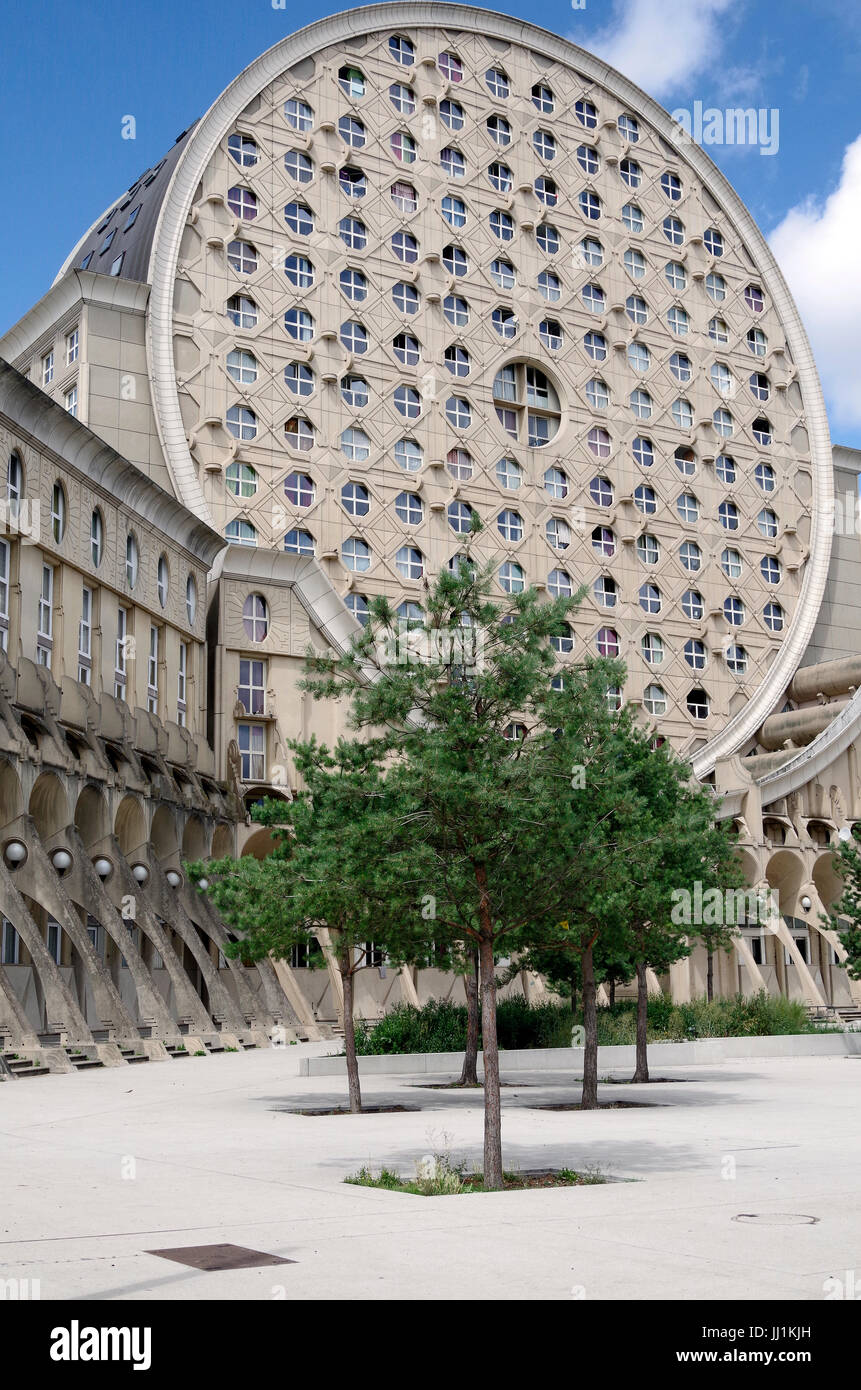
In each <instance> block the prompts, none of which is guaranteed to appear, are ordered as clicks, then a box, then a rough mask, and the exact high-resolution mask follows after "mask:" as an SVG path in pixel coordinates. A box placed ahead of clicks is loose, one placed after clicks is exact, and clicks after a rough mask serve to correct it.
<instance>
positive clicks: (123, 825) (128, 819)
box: [114, 794, 147, 854]
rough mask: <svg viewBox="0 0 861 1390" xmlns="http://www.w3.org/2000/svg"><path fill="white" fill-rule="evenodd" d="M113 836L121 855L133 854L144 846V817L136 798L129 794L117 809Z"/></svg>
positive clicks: (145, 836)
mask: <svg viewBox="0 0 861 1390" xmlns="http://www.w3.org/2000/svg"><path fill="white" fill-rule="evenodd" d="M114 834H115V835H116V837H117V839H118V841H119V844H120V849H121V850H122V852H123V854H133V853H134V851H135V850H138V849H142V848H143V846H144V845H145V844H146V842H147V833H146V817H145V816H144V812H143V807H142V806H141V803H140V802H139V801H138V798H137V797H136V796H131V795H130V794H128V795H126V796H124V797H123V799H122V801H121V802H120V804H119V806H118V807H117V814H116V818H115V820H114Z"/></svg>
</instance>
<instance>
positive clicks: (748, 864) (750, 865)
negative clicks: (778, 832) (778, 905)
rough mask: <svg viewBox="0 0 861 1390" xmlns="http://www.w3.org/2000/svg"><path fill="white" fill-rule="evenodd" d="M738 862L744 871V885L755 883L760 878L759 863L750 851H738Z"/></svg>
mask: <svg viewBox="0 0 861 1390" xmlns="http://www.w3.org/2000/svg"><path fill="white" fill-rule="evenodd" d="M738 857H739V862H740V864H741V866H742V868H743V870H744V877H745V882H746V883H756V882H757V881H758V880H759V878H760V877H761V875H760V872H759V862H758V860H757V857H756V855H755V854H754V853H753V851H752V850H749V849H740V850H739V851H738Z"/></svg>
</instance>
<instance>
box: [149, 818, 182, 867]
mask: <svg viewBox="0 0 861 1390" xmlns="http://www.w3.org/2000/svg"><path fill="white" fill-rule="evenodd" d="M149 837H150V842H151V844H152V848H153V853H154V854H155V856H156V858H157V859H172V858H174V857H175V856H176V854H177V853H178V851H179V835H178V834H177V828H176V815H175V813H174V812H173V811H172V810H171V809H170V807H169V806H165V805H161V806H159V807H158V809H157V810H156V813H155V815H154V816H153V818H152V825H151V826H150V832H149Z"/></svg>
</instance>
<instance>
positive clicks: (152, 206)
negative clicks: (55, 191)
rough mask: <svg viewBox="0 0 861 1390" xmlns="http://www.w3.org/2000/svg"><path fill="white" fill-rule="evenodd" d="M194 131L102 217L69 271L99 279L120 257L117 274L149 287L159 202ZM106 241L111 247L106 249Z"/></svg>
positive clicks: (184, 134)
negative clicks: (90, 272) (95, 275)
mask: <svg viewBox="0 0 861 1390" xmlns="http://www.w3.org/2000/svg"><path fill="white" fill-rule="evenodd" d="M195 124H197V123H196V122H195ZM193 130H194V125H190V126H189V127H188V130H184V131H183V132H182V134H181V135H178V136H177V138H176V143H175V144H174V145H173V146H172V147H171V149H170V150H168V152H167V154H166V155H165V156H164V159H162V160H160V162H159V163H158V164H155V165H153V167H152V168H151V169H147V170H146V172H145V173H143V174H141V176H140V178H139V179H138V180H137V182H136V183H133V184H132V186H131V188H130V189H129V190H128V192H127V193H124V194H123V196H122V197H121V198H120V199H119V201H118V202H116V203H114V205H113V207H112V208H111V209H110V211H109V212H106V213H105V215H104V217H103V218H102V220H101V222H99V224H98V226H97V227H95V228H94V229H93V231H92V232H90V234H89V236H88V237H87V239H86V240H85V241H84V242H83V243H82V244H81V246H80V247H79V248H78V249H77V251H76V252H75V259H74V261H73V262H71V263H70V265H69V266H68V270H94V271H97V272H98V273H99V274H101V275H110V273H111V266H112V265H113V264H114V262H115V261H116V259H117V256H122V258H123V259H122V264H121V266H120V269H119V271H118V274H119V275H120V276H121V278H122V279H123V280H137V281H138V282H139V283H140V284H147V283H148V274H149V258H150V251H151V249H152V239H153V236H154V234H155V226H156V222H157V221H158V215H159V212H160V211H161V204H162V200H163V198H164V195H165V193H166V192H167V186H168V184H169V183H170V177H171V174H172V173H173V171H174V169H175V167H176V164H177V161H178V159H179V157H180V155H181V154H182V152H183V150H184V149H185V146H186V143H187V141H188V137H189V136H190V135H191V132H192V131H193ZM130 221H131V226H129V222H130ZM112 233H113V235H111V234H112ZM108 238H110V244H109V245H108V246H105V242H106V241H107V240H108Z"/></svg>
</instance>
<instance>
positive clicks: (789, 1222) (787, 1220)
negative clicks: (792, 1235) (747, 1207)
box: [732, 1211, 819, 1226]
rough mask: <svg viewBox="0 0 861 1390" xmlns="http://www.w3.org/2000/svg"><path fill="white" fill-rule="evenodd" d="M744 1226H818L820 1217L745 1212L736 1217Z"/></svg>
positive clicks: (774, 1212) (778, 1212)
mask: <svg viewBox="0 0 861 1390" xmlns="http://www.w3.org/2000/svg"><path fill="white" fill-rule="evenodd" d="M732 1219H733V1221H740V1222H741V1223H742V1225H743V1226H816V1225H818V1224H819V1217H818V1216H802V1215H801V1214H800V1213H799V1212H794V1211H744V1212H742V1213H741V1214H740V1215H739V1216H734V1217H733V1218H732Z"/></svg>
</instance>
